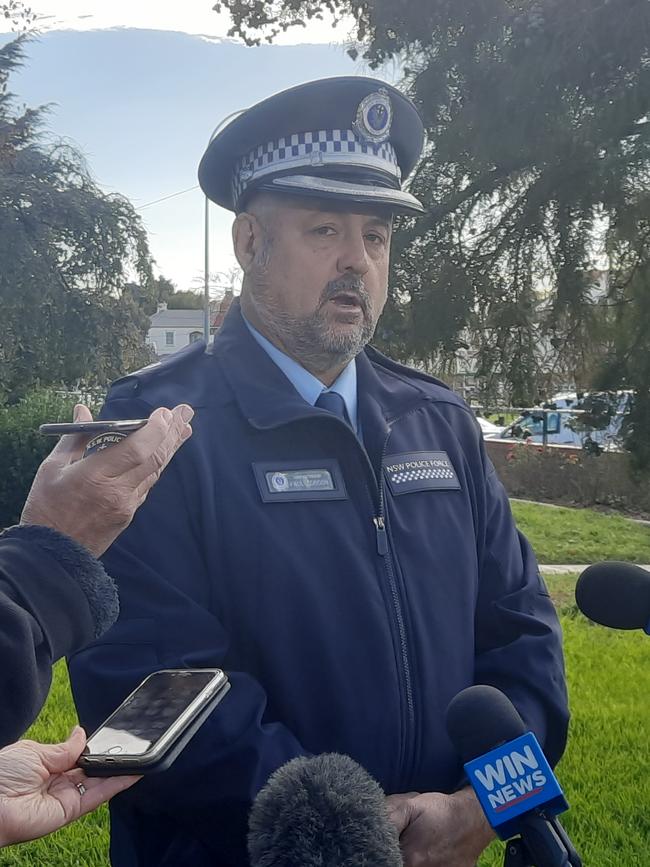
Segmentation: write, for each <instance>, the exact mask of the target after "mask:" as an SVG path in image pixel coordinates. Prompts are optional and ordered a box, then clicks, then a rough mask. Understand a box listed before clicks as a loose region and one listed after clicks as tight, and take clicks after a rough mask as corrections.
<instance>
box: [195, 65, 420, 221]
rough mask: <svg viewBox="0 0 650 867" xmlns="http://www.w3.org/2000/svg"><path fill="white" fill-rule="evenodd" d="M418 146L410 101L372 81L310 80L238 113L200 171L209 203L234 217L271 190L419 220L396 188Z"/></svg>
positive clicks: (414, 205) (411, 201)
mask: <svg viewBox="0 0 650 867" xmlns="http://www.w3.org/2000/svg"><path fill="white" fill-rule="evenodd" d="M423 142H424V128H423V125H422V120H421V118H420V116H419V114H418V112H417V109H416V108H415V106H414V105H413V103H412V102H411V101H410V100H409V99H407V97H405V96H404V94H402V93H400V91H399V90H397V89H396V88H394V87H391V85H389V84H386V83H385V82H383V81H379V80H377V79H375V78H365V77H362V76H342V77H338V78H325V79H320V80H318V81H310V82H307V83H306V84H301V85H299V86H298V87H292V88H290V89H289V90H284V91H282V92H281V93H277V94H275V95H274V96H271V97H269V98H268V99H265V100H263V101H262V102H259V103H257V104H256V105H254V106H252V107H251V108H249V109H247V110H245V111H242V112H240V113H239V114H238V115H237V116H236V117H235V118H234V119H232V120H230V122H228V123H226V124H225V125H224V126H223V127H222V128H221V129H220V130H219V131H218V132H217V133H216V135H215V136H214V138H213V139H212V141H211V142H210V144H209V146H208V148H207V150H206V152H205V154H204V155H203V158H202V160H201V163H200V165H199V183H200V185H201V189H202V190H203V192H204V193H205V194H206V196H207V197H208V198H209V199H211V200H212V201H213V202H216V203H217V204H219V205H222V206H223V207H224V208H228V209H229V210H231V211H236V212H238V211H241V210H243V209H244V207H245V205H246V202H247V201H248V200H250V197H251V196H252V194H254V193H256V192H259V191H262V190H264V191H270V192H276V193H282V194H288V195H296V196H310V197H312V198H313V197H316V198H320V199H334V200H338V201H342V202H349V203H361V204H366V205H381V206H384V207H386V208H389V209H390V210H391V211H393V212H396V213H411V214H413V213H415V214H420V213H423V211H424V208H423V207H422V205H421V203H420V202H419V201H418V200H417V199H416V198H415V196H413V195H411V194H410V193H408V192H407V191H405V190H403V189H402V183H403V181H404V180H405V179H406V178H407V177H408V175H409V174H410V172H411V171H412V169H413V167H414V166H415V164H416V162H417V160H418V158H419V156H420V153H421V152H422V146H423Z"/></svg>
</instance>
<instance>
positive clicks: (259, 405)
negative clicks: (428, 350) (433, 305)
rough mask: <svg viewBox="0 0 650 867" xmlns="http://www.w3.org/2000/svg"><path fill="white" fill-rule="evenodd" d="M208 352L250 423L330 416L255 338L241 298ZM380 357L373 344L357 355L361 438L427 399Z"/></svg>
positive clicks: (266, 424) (258, 424) (269, 424)
mask: <svg viewBox="0 0 650 867" xmlns="http://www.w3.org/2000/svg"><path fill="white" fill-rule="evenodd" d="M208 352H210V353H211V354H212V355H214V357H215V358H216V359H217V360H218V361H219V365H220V367H221V369H222V371H223V374H224V376H225V378H226V380H227V382H228V384H229V385H230V388H231V390H232V393H233V397H234V400H235V402H236V403H237V404H238V405H239V408H240V410H241V412H242V414H243V415H244V417H245V418H246V419H247V420H248V421H249V423H250V424H251V425H253V427H256V428H259V429H266V428H274V427H278V426H280V425H283V424H288V423H289V422H292V421H296V420H298V419H302V418H315V417H317V416H319V415H320V416H325V417H329V415H330V414H329V413H327V412H326V411H325V410H322V409H319V408H318V407H313V406H310V405H309V404H308V403H307V402H306V401H305V400H303V398H302V397H301V396H300V395H299V394H298V392H297V391H296V389H295V388H294V386H293V385H292V384H291V382H290V381H289V380H288V379H287V377H286V376H285V375H284V373H282V371H281V370H280V368H279V367H278V366H277V365H276V364H274V362H273V361H272V360H271V359H270V358H269V356H268V355H267V353H266V352H265V351H264V350H263V349H262V347H261V346H260V345H259V344H258V343H257V341H256V340H255V339H254V338H253V336H252V335H251V333H250V331H249V330H248V328H247V327H246V323H245V322H244V319H243V317H242V314H241V309H240V306H239V300H235V301H234V302H233V303H232V305H231V307H230V310H229V311H228V314H227V316H226V318H225V320H224V323H223V325H222V326H221V329H220V330H219V333H218V334H217V336H216V337H215V339H214V341H213V343H212V345H211V346H210V348H209V349H208ZM384 361H386V362H388V359H384V356H382V355H381V354H380V353H379V352H377V351H376V350H372V349H366V350H365V351H364V352H361V353H359V355H358V356H357V358H356V363H357V390H358V395H359V412H360V418H361V425H362V430H364V439H365V437H366V433H365V431H366V430H370V429H371V426H374V424H376V422H378V421H379V420H380V419H382V420H383V424H382V425H381V427H382V429H384V428H385V427H386V423H390V422H391V421H392V420H393V419H394V418H395V417H397V416H399V415H400V414H401V413H402V412H403V411H407V410H408V409H409V408H410V407H412V406H414V405H416V404H417V403H420V402H423V401H424V400H426V394H425V392H424V391H423V390H422V389H421V388H420V387H419V385H417V384H415V383H413V382H411V381H409V380H408V379H407V378H406V377H404V376H400V375H398V374H396V373H395V372H393V371H390V370H389V369H388V367H387V366H386V365H384V364H383V362H384ZM388 363H389V364H390V362H388ZM380 373H385V374H386V375H380ZM367 425H368V427H367Z"/></svg>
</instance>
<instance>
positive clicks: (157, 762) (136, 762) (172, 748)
mask: <svg viewBox="0 0 650 867" xmlns="http://www.w3.org/2000/svg"><path fill="white" fill-rule="evenodd" d="M229 689H230V683H229V681H228V678H227V676H226V675H225V674H224V672H223V671H221V670H220V669H218V668H179V669H166V670H164V671H156V672H154V673H153V674H150V675H149V676H148V677H147V678H145V679H144V680H143V681H142V683H141V684H140V686H138V687H137V688H136V689H134V690H133V692H132V693H131V694H130V695H129V696H128V697H127V698H126V699H125V700H124V701H123V702H122V704H121V705H120V706H119V707H118V709H117V710H116V711H115V712H114V713H112V714H111V715H110V716H109V718H108V719H107V720H106V721H105V722H103V723H102V725H101V726H100V727H99V728H98V729H97V731H95V732H93V733H92V735H91V736H90V737H89V738H88V741H87V743H86V747H85V749H84V751H83V753H82V754H81V756H80V757H79V760H78V762H77V764H78V766H79V767H80V768H83V770H84V771H85V772H86V774H88V776H89V777H93V776H95V777H108V776H114V775H115V776H117V775H119V774H146V773H152V772H154V771H163V770H166V769H167V768H168V767H169V766H170V765H171V764H172V762H173V761H174V759H175V758H176V757H177V756H178V755H179V753H180V752H181V750H182V749H183V748H184V747H185V746H186V745H187V743H188V741H189V740H190V738H191V737H192V736H193V735H194V734H195V732H196V731H197V730H198V728H199V727H200V726H201V725H202V724H203V723H204V722H205V720H206V719H207V717H208V716H209V714H210V713H212V711H213V710H214V708H215V707H216V706H217V704H218V703H219V702H220V701H221V699H222V698H223V697H224V695H225V694H226V693H227V692H228V690H229Z"/></svg>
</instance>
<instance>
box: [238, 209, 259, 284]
mask: <svg viewBox="0 0 650 867" xmlns="http://www.w3.org/2000/svg"><path fill="white" fill-rule="evenodd" d="M262 240H263V231H262V227H261V225H260V222H259V220H258V219H257V217H256V216H255V215H254V214H249V213H247V212H246V211H244V212H243V213H241V214H237V217H236V218H235V222H234V223H233V224H232V244H233V249H234V251H235V256H236V257H237V261H238V262H239V267H240V268H241V269H242V271H243V272H244V274H247V273H248V271H249V270H250V268H251V265H252V264H253V262H254V260H255V256H256V254H257V252H258V250H259V247H260V244H261V243H262Z"/></svg>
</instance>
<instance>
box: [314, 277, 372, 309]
mask: <svg viewBox="0 0 650 867" xmlns="http://www.w3.org/2000/svg"><path fill="white" fill-rule="evenodd" d="M341 292H348V293H349V294H351V295H354V296H355V297H356V299H357V301H358V302H359V306H360V307H361V309H362V310H363V312H364V313H367V312H368V311H369V310H370V309H371V307H372V300H371V298H370V295H369V294H368V292H367V291H366V286H365V283H364V282H363V280H362V279H361V277H353V276H343V277H339V278H338V280H330V282H329V283H328V284H327V286H326V287H325V289H323V292H322V294H321V297H320V306H321V307H322V306H323V305H324V304H326V303H327V302H328V301H330V300H331V299H332V298H334V297H336V296H337V295H339V294H340V293H341Z"/></svg>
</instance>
